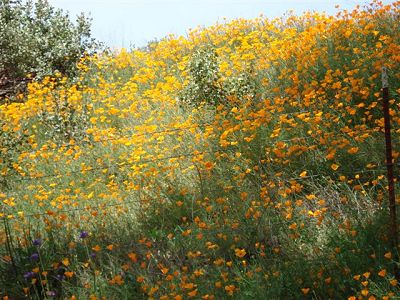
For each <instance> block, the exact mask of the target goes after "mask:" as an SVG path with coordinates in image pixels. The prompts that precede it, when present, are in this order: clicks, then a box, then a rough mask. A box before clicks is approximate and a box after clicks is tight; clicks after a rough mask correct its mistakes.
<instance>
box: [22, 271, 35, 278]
mask: <svg viewBox="0 0 400 300" xmlns="http://www.w3.org/2000/svg"><path fill="white" fill-rule="evenodd" d="M35 276H36V275H35V273H33V272H26V273H25V274H24V278H25V279H26V280H29V279H31V278H33V277H35Z"/></svg>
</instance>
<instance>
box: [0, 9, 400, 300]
mask: <svg viewBox="0 0 400 300" xmlns="http://www.w3.org/2000/svg"><path fill="white" fill-rule="evenodd" d="M398 20H399V2H395V3H393V4H392V5H389V6H383V5H382V4H380V3H378V2H375V3H373V4H371V5H369V6H368V7H365V8H357V9H355V10H354V11H352V12H346V11H342V12H341V13H339V14H338V15H336V16H327V15H323V14H316V13H308V14H305V15H303V16H291V15H288V16H285V17H283V18H280V19H276V20H268V19H265V18H262V17H260V18H257V19H254V20H235V21H232V22H230V23H227V24H216V25H214V26H212V27H209V28H206V29H196V30H193V31H191V32H190V33H189V34H188V36H187V37H174V36H170V37H167V38H165V39H164V40H162V41H159V42H157V43H152V44H149V45H148V47H147V48H146V49H136V50H133V51H131V52H127V51H120V52H118V53H112V54H99V55H98V56H96V57H90V58H86V59H85V60H84V61H82V63H81V65H80V69H81V75H80V77H79V78H77V79H73V80H71V79H68V78H64V77H62V76H61V75H57V74H56V75H55V76H54V77H53V78H46V79H45V80H44V81H42V82H39V83H35V84H32V85H30V87H29V93H28V95H27V96H21V98H23V97H25V98H23V99H22V100H24V101H23V102H21V103H12V104H7V105H3V106H0V116H1V131H0V137H1V139H0V143H1V144H0V151H1V158H0V172H1V177H0V188H1V190H0V200H1V201H2V203H1V206H0V208H1V210H0V216H1V217H2V220H3V224H4V226H3V227H2V228H1V229H0V245H1V247H0V256H1V260H0V269H1V273H0V274H1V275H0V295H2V296H4V297H5V299H7V297H9V299H14V298H22V297H25V296H27V297H30V298H45V297H47V298H53V297H55V298H60V299H61V298H62V299H64V298H65V299H66V298H70V299H87V298H90V299H102V298H104V299H142V298H143V299H147V298H150V299H186V298H194V299H225V298H229V297H233V298H237V299H278V298H280V299H296V298H310V299H311V298H322V299H324V298H335V299H336V298H347V297H349V299H350V298H351V299H356V298H357V297H358V298H360V299H364V298H365V299H376V298H384V299H389V298H390V297H395V296H396V295H398V294H399V291H400V290H399V286H398V282H397V281H396V279H395V277H394V274H393V266H394V265H395V264H396V263H399V262H398V261H397V262H396V261H395V259H396V255H395V252H396V251H395V249H392V248H391V247H390V241H389V239H390V236H388V234H387V232H388V224H389V222H388V218H387V215H388V211H387V204H386V201H387V200H386V185H387V181H386V177H385V160H384V157H385V156H384V135H383V113H382V95H381V70H382V67H383V66H386V67H387V68H388V70H389V78H390V95H391V101H390V104H391V110H390V112H391V117H392V127H393V138H394V157H395V163H398V161H399V155H400V152H399V151H400V148H399V142H400V140H399V136H400V112H399V108H400V101H399V94H400V85H399V82H400V71H399V61H400V56H399V53H400V44H399V39H400V35H399V32H400V31H399V30H400V28H399V24H400V23H399V22H398ZM397 172H398V171H397ZM397 174H398V173H397ZM397 190H399V186H398V184H397Z"/></svg>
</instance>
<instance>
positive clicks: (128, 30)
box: [49, 0, 393, 48]
mask: <svg viewBox="0 0 400 300" xmlns="http://www.w3.org/2000/svg"><path fill="white" fill-rule="evenodd" d="M49 2H50V4H51V5H52V6H54V7H57V8H61V9H63V10H64V11H68V12H69V14H70V16H71V17H72V18H74V17H75V16H76V15H77V14H79V13H81V12H84V13H86V14H89V16H90V17H91V18H92V19H93V20H92V34H93V36H94V37H95V38H96V39H98V40H100V41H103V42H104V43H105V44H106V45H107V46H109V47H112V48H121V47H125V48H130V47H133V46H135V47H142V46H145V45H146V44H147V43H148V42H149V41H152V40H155V39H158V40H159V39H161V38H163V37H165V36H167V35H168V34H176V35H185V34H186V32H187V31H188V30H189V29H190V28H196V27H197V26H209V25H212V24H215V23H217V22H220V23H221V22H224V21H225V20H231V19H235V18H255V17H258V16H260V15H261V14H263V15H264V16H266V17H270V18H273V17H279V16H282V15H283V14H284V13H285V12H287V11H289V10H293V11H294V12H295V13H296V14H300V13H302V12H303V11H306V10H312V11H313V10H315V11H325V12H327V13H329V14H333V13H335V12H336V11H337V10H336V9H335V5H339V6H340V7H341V8H342V9H352V8H354V7H355V6H356V5H357V4H360V5H363V4H366V3H368V2H370V1H360V0H326V1H324V0H49ZM383 2H384V3H390V2H393V1H383Z"/></svg>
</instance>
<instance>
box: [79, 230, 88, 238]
mask: <svg viewBox="0 0 400 300" xmlns="http://www.w3.org/2000/svg"><path fill="white" fill-rule="evenodd" d="M88 236H89V233H88V232H87V231H82V232H81V234H80V235H79V237H80V238H81V239H84V238H87V237H88Z"/></svg>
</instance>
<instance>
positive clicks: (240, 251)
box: [235, 248, 246, 258]
mask: <svg viewBox="0 0 400 300" xmlns="http://www.w3.org/2000/svg"><path fill="white" fill-rule="evenodd" d="M235 255H236V256H237V257H240V258H242V257H244V256H245V255H246V250H245V249H239V248H236V249H235Z"/></svg>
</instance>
